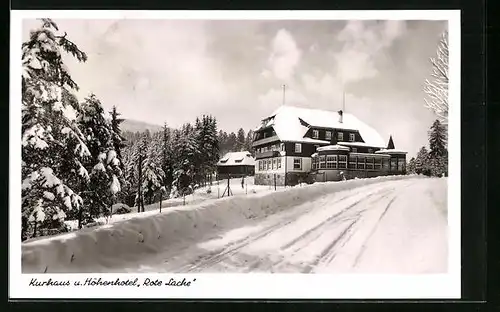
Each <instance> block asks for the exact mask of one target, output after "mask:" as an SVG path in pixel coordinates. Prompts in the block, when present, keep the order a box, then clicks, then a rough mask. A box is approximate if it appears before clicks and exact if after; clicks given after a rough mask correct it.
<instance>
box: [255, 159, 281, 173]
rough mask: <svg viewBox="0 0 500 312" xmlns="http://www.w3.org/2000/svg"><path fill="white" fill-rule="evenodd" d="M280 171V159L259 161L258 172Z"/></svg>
mask: <svg viewBox="0 0 500 312" xmlns="http://www.w3.org/2000/svg"><path fill="white" fill-rule="evenodd" d="M276 169H281V158H269V159H264V160H259V171H266V170H276Z"/></svg>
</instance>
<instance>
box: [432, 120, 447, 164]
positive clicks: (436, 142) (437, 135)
mask: <svg viewBox="0 0 500 312" xmlns="http://www.w3.org/2000/svg"><path fill="white" fill-rule="evenodd" d="M446 132H447V130H446V128H445V126H444V125H443V124H442V123H441V122H440V121H439V120H436V121H434V123H433V124H432V126H431V129H430V131H429V147H430V151H429V154H430V156H431V157H442V156H445V155H446V154H447V153H448V152H447V148H446V146H447V135H446Z"/></svg>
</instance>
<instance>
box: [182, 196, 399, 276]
mask: <svg viewBox="0 0 500 312" xmlns="http://www.w3.org/2000/svg"><path fill="white" fill-rule="evenodd" d="M392 191H393V189H392V188H391V189H389V190H387V188H386V187H382V188H381V189H380V190H377V191H374V192H373V193H370V194H367V195H366V196H365V197H363V198H361V199H359V200H357V201H356V202H354V203H353V204H350V205H349V206H347V207H345V208H344V209H342V210H341V211H340V212H338V213H336V214H334V215H333V216H331V217H329V218H328V219H327V220H325V221H323V222H321V223H320V224H319V225H316V226H315V227H314V228H312V229H310V230H308V231H307V232H306V233H304V234H302V235H301V236H299V237H298V238H296V239H295V240H294V242H293V243H291V244H290V243H289V244H288V245H290V246H291V245H293V244H294V243H296V242H299V241H301V240H304V238H306V237H308V236H310V235H311V234H314V233H317V232H319V231H320V230H321V229H322V228H324V227H325V226H328V225H330V224H331V223H335V222H337V221H338V219H339V217H340V216H342V215H343V214H345V213H346V212H348V211H349V210H350V209H351V208H353V207H355V206H357V205H359V204H360V203H361V202H365V201H367V200H368V199H370V198H372V197H373V196H376V195H380V194H383V195H382V196H381V197H380V198H378V199H376V200H375V201H373V202H377V201H378V200H380V199H382V198H384V197H385V195H386V194H389V193H391V192H392ZM358 195H359V193H356V194H349V195H346V196H343V197H341V198H339V199H337V200H335V201H334V202H330V201H325V202H324V203H322V204H321V205H320V206H315V207H314V208H310V209H307V210H305V211H299V212H297V213H294V214H293V215H292V216H289V217H287V218H286V221H285V222H283V220H281V221H280V222H277V223H276V224H273V225H272V226H269V227H267V228H265V229H264V230H262V231H260V232H259V233H257V234H256V235H251V236H250V237H247V238H244V239H241V240H237V241H235V242H232V243H230V244H228V245H226V246H225V247H223V248H221V249H219V250H216V251H212V252H209V253H207V254H205V255H202V256H201V259H199V260H197V262H196V263H195V264H194V265H187V266H184V267H183V268H181V269H177V270H180V271H182V272H184V270H186V271H187V272H192V271H194V270H203V269H206V268H210V267H212V266H213V265H216V264H219V263H221V262H222V261H223V260H226V259H228V257H229V256H231V255H235V254H236V253H237V252H238V251H239V250H241V249H242V248H244V247H246V246H248V245H250V244H252V243H254V242H256V241H258V240H260V239H262V238H264V237H266V236H268V235H270V234H272V233H273V232H274V231H275V230H277V229H280V228H284V227H286V226H287V225H289V224H291V223H293V222H295V221H296V220H297V219H296V217H297V216H300V215H304V214H307V213H309V212H311V211H312V210H318V209H321V208H323V207H324V206H326V205H334V204H337V203H339V202H342V201H344V200H346V199H347V198H350V197H354V196H358ZM329 196H331V194H328V195H325V196H323V199H322V200H324V199H325V197H329ZM319 235H321V233H319V234H318V236H319ZM228 247H229V248H228ZM231 247H232V248H231ZM281 249H284V248H281ZM283 261H284V259H281V260H280V261H278V262H269V263H268V265H267V266H266V268H271V267H273V266H276V265H279V264H280V263H281V262H283ZM261 262H262V259H259V260H256V261H254V262H252V263H251V264H246V265H247V266H248V265H249V267H248V268H247V271H248V270H249V269H250V270H253V269H255V268H258V267H259V265H260V264H261Z"/></svg>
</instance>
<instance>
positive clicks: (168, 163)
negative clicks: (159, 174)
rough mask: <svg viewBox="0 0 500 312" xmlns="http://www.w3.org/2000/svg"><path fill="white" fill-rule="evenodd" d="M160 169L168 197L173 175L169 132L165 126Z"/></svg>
mask: <svg viewBox="0 0 500 312" xmlns="http://www.w3.org/2000/svg"><path fill="white" fill-rule="evenodd" d="M161 168H162V170H163V173H164V179H163V185H164V186H165V191H166V195H167V196H168V195H169V194H170V192H171V190H172V182H173V180H174V177H173V174H174V169H173V151H172V141H171V131H170V128H168V127H167V124H166V123H165V125H164V126H163V137H162V165H161Z"/></svg>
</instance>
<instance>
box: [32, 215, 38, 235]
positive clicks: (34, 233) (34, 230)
mask: <svg viewBox="0 0 500 312" xmlns="http://www.w3.org/2000/svg"><path fill="white" fill-rule="evenodd" d="M35 220H36V218H35ZM37 224H38V222H37V221H35V227H34V229H33V237H36V225H37Z"/></svg>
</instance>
